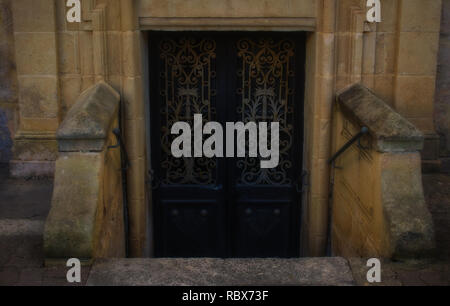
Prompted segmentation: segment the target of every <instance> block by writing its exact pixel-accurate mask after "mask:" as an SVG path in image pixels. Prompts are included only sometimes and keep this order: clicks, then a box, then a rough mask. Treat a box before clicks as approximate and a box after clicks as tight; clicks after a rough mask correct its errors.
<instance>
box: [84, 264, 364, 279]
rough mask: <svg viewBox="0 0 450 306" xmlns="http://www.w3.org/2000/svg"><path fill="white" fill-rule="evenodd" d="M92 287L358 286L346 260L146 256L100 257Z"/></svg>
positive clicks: (93, 273) (93, 274)
mask: <svg viewBox="0 0 450 306" xmlns="http://www.w3.org/2000/svg"><path fill="white" fill-rule="evenodd" d="M87 285H88V286H352V285H355V283H354V279H353V275H352V272H351V269H350V266H349V263H348V261H347V260H346V259H344V258H340V257H326V258H322V257H316V258H295V259H253V258H252V259H218V258H195V259H192V258H170V259H167V258H163V259H156V258H140V259H130V258H126V259H101V260H97V261H96V262H95V263H94V265H93V267H92V270H91V272H90V275H89V278H88V281H87Z"/></svg>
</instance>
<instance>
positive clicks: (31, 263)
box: [0, 168, 450, 286]
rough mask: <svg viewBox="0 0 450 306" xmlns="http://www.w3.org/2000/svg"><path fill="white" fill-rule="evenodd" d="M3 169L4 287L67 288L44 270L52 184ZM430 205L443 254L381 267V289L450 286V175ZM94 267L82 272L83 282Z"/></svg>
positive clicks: (0, 236)
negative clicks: (20, 177)
mask: <svg viewBox="0 0 450 306" xmlns="http://www.w3.org/2000/svg"><path fill="white" fill-rule="evenodd" d="M6 173H7V171H6V169H2V168H0V285H19V286H28V285H44V286H53V285H58V286H61V285H62V286H66V285H70V284H68V283H67V281H66V272H67V268H65V267H64V266H62V267H44V265H43V262H44V256H43V252H42V231H43V228H44V221H45V218H46V216H47V214H48V211H49V210H50V200H51V193H52V184H53V182H52V181H51V180H49V179H42V178H33V179H30V180H13V179H10V178H8V177H7V176H6ZM423 179H424V187H425V195H426V198H427V204H428V205H429V208H430V211H431V212H432V215H433V221H434V223H435V229H436V242H437V247H438V253H437V255H436V257H435V258H431V259H427V260H416V261H408V262H390V261H383V262H382V283H381V284H380V285H395V286H401V285H406V286H409V285H450V264H449V262H450V176H448V175H443V174H428V175H424V178H423ZM349 261H350V265H351V268H352V272H353V276H354V278H355V280H356V283H357V284H358V285H368V283H367V282H366V272H367V267H366V266H365V263H366V260H364V259H360V258H355V259H350V260H349ZM89 272H90V267H83V268H82V274H81V275H82V283H81V284H80V285H84V284H85V283H86V281H87V278H88V276H89Z"/></svg>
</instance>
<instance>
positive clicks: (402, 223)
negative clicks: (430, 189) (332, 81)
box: [331, 85, 434, 258]
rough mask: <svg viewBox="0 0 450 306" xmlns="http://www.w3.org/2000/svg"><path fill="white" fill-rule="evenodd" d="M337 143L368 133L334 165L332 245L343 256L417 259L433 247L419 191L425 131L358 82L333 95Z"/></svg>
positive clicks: (425, 207)
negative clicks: (362, 128)
mask: <svg viewBox="0 0 450 306" xmlns="http://www.w3.org/2000/svg"><path fill="white" fill-rule="evenodd" d="M335 122H336V130H335V133H336V134H335V135H336V141H337V144H338V145H339V146H343V145H344V144H345V143H346V142H347V141H348V140H350V139H351V138H352V137H353V136H354V135H355V134H357V133H358V132H359V131H360V130H361V127H362V126H365V127H367V128H368V129H369V135H366V136H364V138H362V139H361V142H360V143H359V144H358V143H355V144H353V145H352V146H351V147H350V148H349V149H348V150H347V151H346V152H344V153H343V154H342V155H341V156H340V157H339V158H338V159H337V160H336V162H335V169H334V175H333V179H332V180H331V182H332V183H333V186H334V188H333V197H332V200H333V201H332V216H333V217H332V220H333V222H332V250H333V253H334V254H336V255H341V256H345V257H359V256H362V257H381V256H383V257H389V258H390V257H409V256H420V255H421V254H425V253H427V252H429V251H431V250H432V249H433V247H434V233H433V224H432V220H431V215H430V213H429V211H428V209H427V206H426V204H425V199H424V195H423V188H422V175H421V158H420V154H419V151H420V150H421V148H422V146H423V134H422V133H421V132H420V131H419V130H417V129H416V128H415V127H414V126H413V125H412V124H411V123H409V122H408V121H407V120H406V119H404V118H403V117H402V116H400V115H399V114H398V113H396V112H395V111H394V110H393V109H392V108H390V107H389V106H387V104H385V103H384V102H383V101H382V100H380V99H379V98H378V97H376V96H375V95H373V93H371V92H370V91H369V90H367V89H366V88H364V87H363V86H360V85H358V86H353V87H351V88H349V89H347V90H345V91H343V92H342V93H340V94H339V95H338V102H337V105H336V109H335Z"/></svg>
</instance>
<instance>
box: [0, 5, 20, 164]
mask: <svg viewBox="0 0 450 306" xmlns="http://www.w3.org/2000/svg"><path fill="white" fill-rule="evenodd" d="M15 66H16V64H15V59H14V35H13V21H12V12H11V0H1V1H0V163H8V162H9V160H10V159H11V156H12V152H11V151H12V145H13V138H14V134H15V129H16V125H17V122H16V120H17V116H16V112H17V108H18V105H17V74H16V67H15Z"/></svg>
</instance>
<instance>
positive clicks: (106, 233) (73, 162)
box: [44, 83, 125, 262]
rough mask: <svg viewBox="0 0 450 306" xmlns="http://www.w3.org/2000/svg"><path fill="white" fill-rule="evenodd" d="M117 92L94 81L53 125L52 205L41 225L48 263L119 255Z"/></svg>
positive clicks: (120, 211)
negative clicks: (56, 148) (55, 128)
mask: <svg viewBox="0 0 450 306" xmlns="http://www.w3.org/2000/svg"><path fill="white" fill-rule="evenodd" d="M118 110H119V95H118V94H117V93H116V92H115V91H114V89H112V88H111V87H110V86H109V85H107V84H105V83H99V84H98V85H95V86H94V87H92V88H90V89H88V90H86V91H85V92H83V93H82V95H81V96H80V97H79V99H78V100H77V102H76V103H75V105H74V107H73V108H72V109H71V110H70V111H69V113H68V115H67V116H66V119H65V120H64V121H63V123H62V124H61V127H60V128H59V129H58V133H57V135H58V142H59V151H60V154H59V157H58V159H57V160H56V170H55V181H54V189H53V197H52V207H51V210H50V213H49V216H48V218H47V221H46V223H45V232H44V250H45V256H46V260H47V261H48V262H51V261H54V260H60V259H67V258H72V257H76V258H79V259H83V260H91V259H94V258H106V257H124V256H125V229H124V222H123V220H124V213H123V197H122V174H121V172H122V163H121V153H120V148H119V147H115V145H116V144H117V141H118V140H117V139H116V137H115V136H114V134H113V129H114V128H117V127H118Z"/></svg>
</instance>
